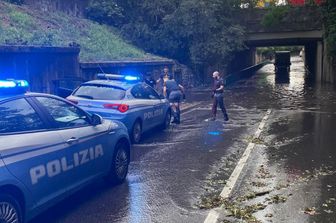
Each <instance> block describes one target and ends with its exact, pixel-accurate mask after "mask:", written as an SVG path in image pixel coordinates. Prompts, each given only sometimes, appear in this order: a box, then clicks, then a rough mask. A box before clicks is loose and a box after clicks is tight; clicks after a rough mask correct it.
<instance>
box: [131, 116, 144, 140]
mask: <svg viewBox="0 0 336 223" xmlns="http://www.w3.org/2000/svg"><path fill="white" fill-rule="evenodd" d="M141 135H142V126H141V123H140V121H139V120H137V121H136V122H135V123H134V125H133V128H132V135H131V139H132V142H133V143H139V142H140V140H141Z"/></svg>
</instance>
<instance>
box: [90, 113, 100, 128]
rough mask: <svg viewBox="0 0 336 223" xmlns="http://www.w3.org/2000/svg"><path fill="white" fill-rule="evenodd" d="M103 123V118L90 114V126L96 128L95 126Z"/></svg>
mask: <svg viewBox="0 0 336 223" xmlns="http://www.w3.org/2000/svg"><path fill="white" fill-rule="evenodd" d="M102 122H103V118H102V117H101V116H99V115H97V114H92V116H91V124H92V125H94V126H96V125H100V124H102Z"/></svg>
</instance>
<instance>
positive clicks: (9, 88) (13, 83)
mask: <svg viewBox="0 0 336 223" xmlns="http://www.w3.org/2000/svg"><path fill="white" fill-rule="evenodd" d="M28 87H29V84H28V82H27V81H25V80H13V79H8V80H0V95H15V94H24V93H26V92H27V89H28Z"/></svg>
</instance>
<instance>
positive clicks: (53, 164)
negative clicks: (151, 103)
mask: <svg viewBox="0 0 336 223" xmlns="http://www.w3.org/2000/svg"><path fill="white" fill-rule="evenodd" d="M34 99H35V100H36V103H39V104H40V106H41V108H42V109H43V110H44V113H47V114H48V119H49V120H51V123H53V128H54V129H55V130H57V132H58V133H59V134H60V135H61V137H62V139H63V142H64V144H65V148H63V149H62V150H60V151H59V153H58V154H56V155H57V157H56V158H55V159H54V160H51V159H47V160H45V161H44V162H45V163H43V164H42V165H46V171H47V177H45V179H44V180H45V181H44V182H45V184H46V185H48V184H51V183H52V184H53V185H52V187H55V190H56V189H59V188H62V190H63V192H66V191H69V190H71V189H74V188H75V187H77V186H79V185H82V184H83V183H85V182H87V181H89V180H91V179H93V178H94V177H97V176H99V175H102V174H103V172H104V171H106V170H107V169H108V167H109V165H110V162H109V158H108V157H112V150H111V148H109V147H108V137H110V135H108V132H107V130H108V127H106V125H97V126H93V125H91V124H90V120H89V117H88V115H87V114H86V113H85V112H84V111H83V110H81V109H79V108H77V107H76V106H74V105H72V104H70V103H68V102H65V101H63V100H60V99H56V98H53V97H35V98H34ZM107 149H109V150H107ZM31 173H32V174H33V175H37V177H36V176H35V178H36V180H35V181H36V183H37V182H39V181H40V178H42V177H40V175H41V174H40V169H39V166H38V167H36V168H35V169H32V170H31ZM41 182H43V181H42V179H41ZM59 193H62V191H59Z"/></svg>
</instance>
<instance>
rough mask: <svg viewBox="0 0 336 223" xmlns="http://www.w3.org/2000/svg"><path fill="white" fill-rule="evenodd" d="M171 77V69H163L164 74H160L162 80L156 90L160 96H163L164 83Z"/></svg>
mask: <svg viewBox="0 0 336 223" xmlns="http://www.w3.org/2000/svg"><path fill="white" fill-rule="evenodd" d="M169 75H170V74H169V68H168V67H167V66H165V67H164V68H163V73H161V74H160V78H159V79H158V80H157V81H156V90H157V92H159V94H160V95H163V87H164V83H165V82H166V80H168V76H169Z"/></svg>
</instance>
